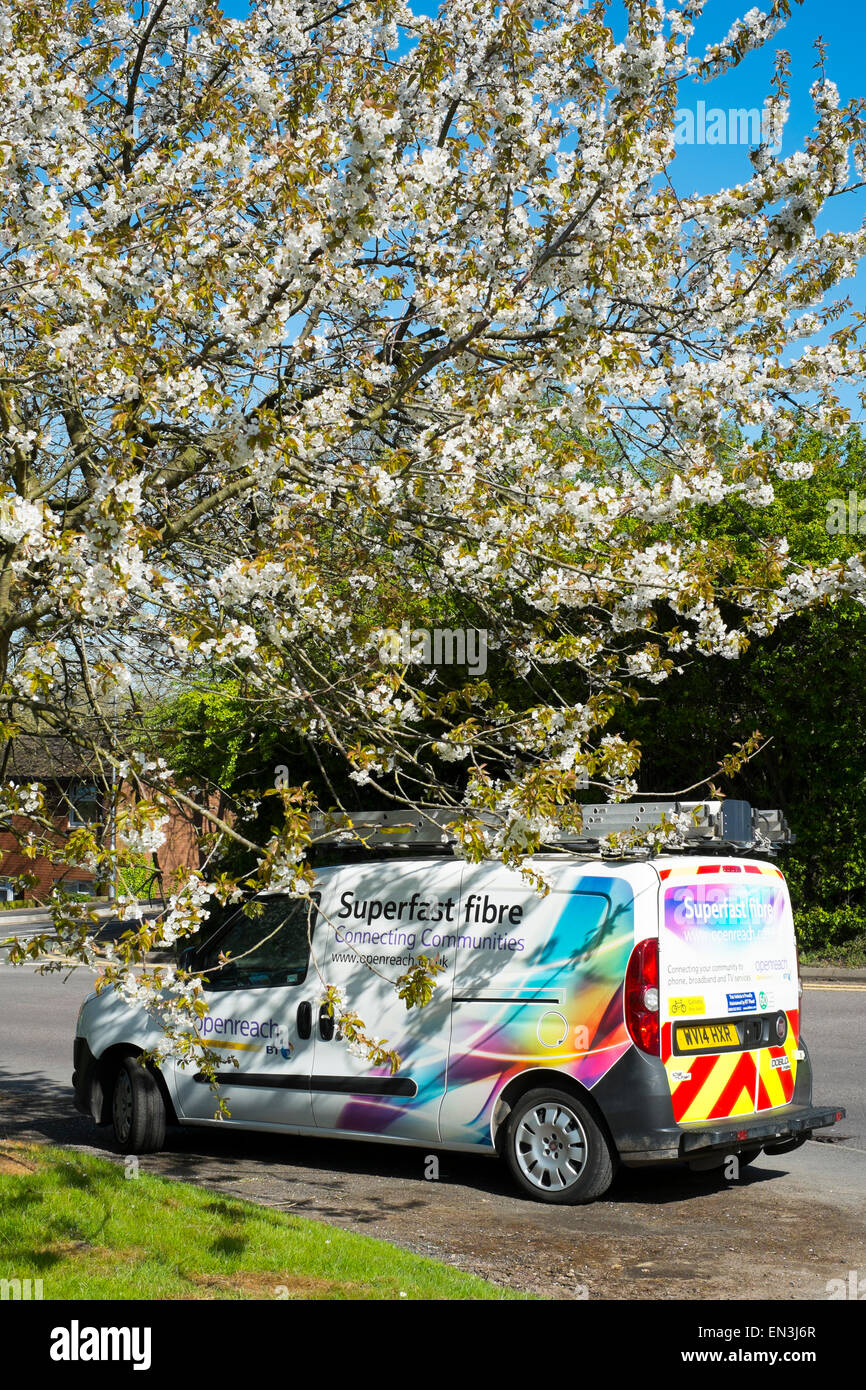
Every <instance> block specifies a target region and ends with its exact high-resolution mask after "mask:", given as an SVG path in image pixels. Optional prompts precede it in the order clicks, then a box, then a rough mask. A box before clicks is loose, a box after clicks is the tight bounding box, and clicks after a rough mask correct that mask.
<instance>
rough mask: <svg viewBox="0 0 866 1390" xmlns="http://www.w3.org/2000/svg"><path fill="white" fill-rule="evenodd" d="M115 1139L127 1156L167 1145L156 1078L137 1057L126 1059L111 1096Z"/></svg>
mask: <svg viewBox="0 0 866 1390" xmlns="http://www.w3.org/2000/svg"><path fill="white" fill-rule="evenodd" d="M111 1120H112V1124H113V1126H114V1137H115V1139H116V1140H117V1143H118V1145H119V1147H120V1149H121V1151H122V1152H123V1153H125V1154H147V1153H154V1152H155V1151H156V1150H157V1149H161V1148H162V1146H163V1143H164V1142H165V1121H166V1114H165V1102H164V1101H163V1098H162V1095H161V1094H160V1089H159V1086H158V1085H157V1081H156V1077H155V1076H154V1075H153V1073H152V1072H150V1071H148V1069H147V1067H144V1066H142V1064H141V1062H139V1060H138V1058H137V1057H124V1058H123V1061H122V1062H121V1063H120V1066H119V1067H118V1069H117V1071H116V1073H115V1077H114V1089H113V1091H112V1096H111Z"/></svg>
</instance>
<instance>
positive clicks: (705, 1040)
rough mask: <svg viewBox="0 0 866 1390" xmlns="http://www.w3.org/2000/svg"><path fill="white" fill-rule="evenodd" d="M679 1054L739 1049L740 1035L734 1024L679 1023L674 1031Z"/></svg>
mask: <svg viewBox="0 0 866 1390" xmlns="http://www.w3.org/2000/svg"><path fill="white" fill-rule="evenodd" d="M674 1039H675V1042H676V1048H677V1051H678V1052H703V1051H706V1050H707V1049H713V1050H715V1049H718V1050H720V1051H721V1050H722V1049H724V1048H726V1047H728V1048H731V1047H739V1046H740V1035H739V1033H738V1032H737V1027H736V1024H734V1023H678V1024H677V1025H676V1028H675V1030H674Z"/></svg>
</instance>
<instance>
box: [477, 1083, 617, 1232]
mask: <svg viewBox="0 0 866 1390" xmlns="http://www.w3.org/2000/svg"><path fill="white" fill-rule="evenodd" d="M504 1156H505V1161H506V1163H507V1164H508V1167H509V1168H510V1170H511V1174H512V1177H514V1178H515V1179H516V1181H517V1183H518V1185H519V1186H520V1187H522V1188H523V1190H524V1192H528V1193H529V1195H530V1196H531V1197H535V1198H536V1200H538V1201H540V1202H559V1203H562V1204H566V1203H574V1204H577V1203H580V1202H592V1201H594V1200H595V1198H596V1197H600V1196H601V1195H602V1193H603V1192H606V1191H607V1189H608V1188H609V1187H610V1185H611V1183H612V1181H613V1172H614V1158H613V1153H612V1150H611V1146H610V1142H609V1141H608V1138H607V1136H606V1135H605V1134H604V1133H603V1132H602V1130H601V1129H600V1127H599V1125H598V1122H597V1121H596V1120H595V1119H594V1118H593V1116H592V1115H591V1114H590V1112H589V1110H588V1109H587V1107H586V1106H585V1105H584V1104H583V1103H582V1102H581V1101H579V1100H577V1099H576V1097H575V1096H573V1095H570V1094H569V1093H568V1092H567V1091H557V1090H548V1089H546V1088H539V1089H538V1090H535V1091H527V1093H526V1095H525V1096H521V1098H520V1100H519V1101H517V1103H516V1104H515V1106H514V1109H513V1110H512V1111H511V1114H510V1115H509V1117H508V1121H507V1124H506V1128H505V1144H504Z"/></svg>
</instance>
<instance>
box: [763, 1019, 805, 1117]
mask: <svg viewBox="0 0 866 1390" xmlns="http://www.w3.org/2000/svg"><path fill="white" fill-rule="evenodd" d="M787 1016H788V1036H787V1037H786V1039H785V1042H784V1045H783V1046H782V1047H765V1048H762V1049H761V1051H760V1052H759V1054H758V1058H759V1062H758V1098H757V1104H756V1106H755V1109H756V1110H774V1109H775V1108H776V1107H777V1106H779V1105H787V1104H788V1103H789V1102H790V1100H791V1097H792V1096H793V1094H794V1083H795V1082H796V1080H797V1056H796V1054H797V1046H798V1041H799V1032H800V1029H799V1023H800V1011H799V1009H789V1010H788V1015H787ZM783 1057H786V1058H787V1059H788V1066H787V1067H786V1068H783V1067H774V1066H773V1060H774V1058H776V1059H778V1058H783Z"/></svg>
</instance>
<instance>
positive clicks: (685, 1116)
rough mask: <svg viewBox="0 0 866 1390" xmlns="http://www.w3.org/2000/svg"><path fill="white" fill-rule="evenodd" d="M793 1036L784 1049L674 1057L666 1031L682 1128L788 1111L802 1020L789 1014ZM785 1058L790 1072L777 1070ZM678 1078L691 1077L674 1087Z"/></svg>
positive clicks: (665, 1055)
mask: <svg viewBox="0 0 866 1390" xmlns="http://www.w3.org/2000/svg"><path fill="white" fill-rule="evenodd" d="M787 1017H788V1036H787V1037H786V1039H785V1042H784V1045H783V1046H780V1047H764V1048H761V1049H760V1050H759V1051H757V1052H722V1053H709V1054H707V1053H705V1054H703V1055H699V1056H697V1057H675V1056H673V1055H672V1053H671V1024H670V1023H666V1024H665V1025H664V1027H663V1028H662V1048H661V1052H662V1061H663V1062H664V1065H665V1070H666V1072H667V1074H668V1084H669V1085H670V1088H671V1103H672V1105H673V1111H674V1119H675V1121H676V1122H677V1124H685V1123H686V1122H687V1121H689V1120H720V1119H724V1118H726V1117H727V1116H732V1115H748V1114H754V1112H755V1111H756V1110H773V1109H775V1108H776V1107H777V1106H780V1105H787V1104H788V1103H789V1102H790V1100H791V1097H792V1096H793V1094H794V1083H795V1081H796V1079H797V1057H796V1053H797V1048H798V1045H799V1023H800V1014H799V1010H798V1009H789V1010H788V1014H787ZM780 1057H785V1058H787V1060H788V1067H787V1068H782V1067H774V1066H773V1059H774V1058H780ZM674 1072H687V1073H688V1074H689V1079H688V1081H675V1080H674V1077H673V1073H674Z"/></svg>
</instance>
